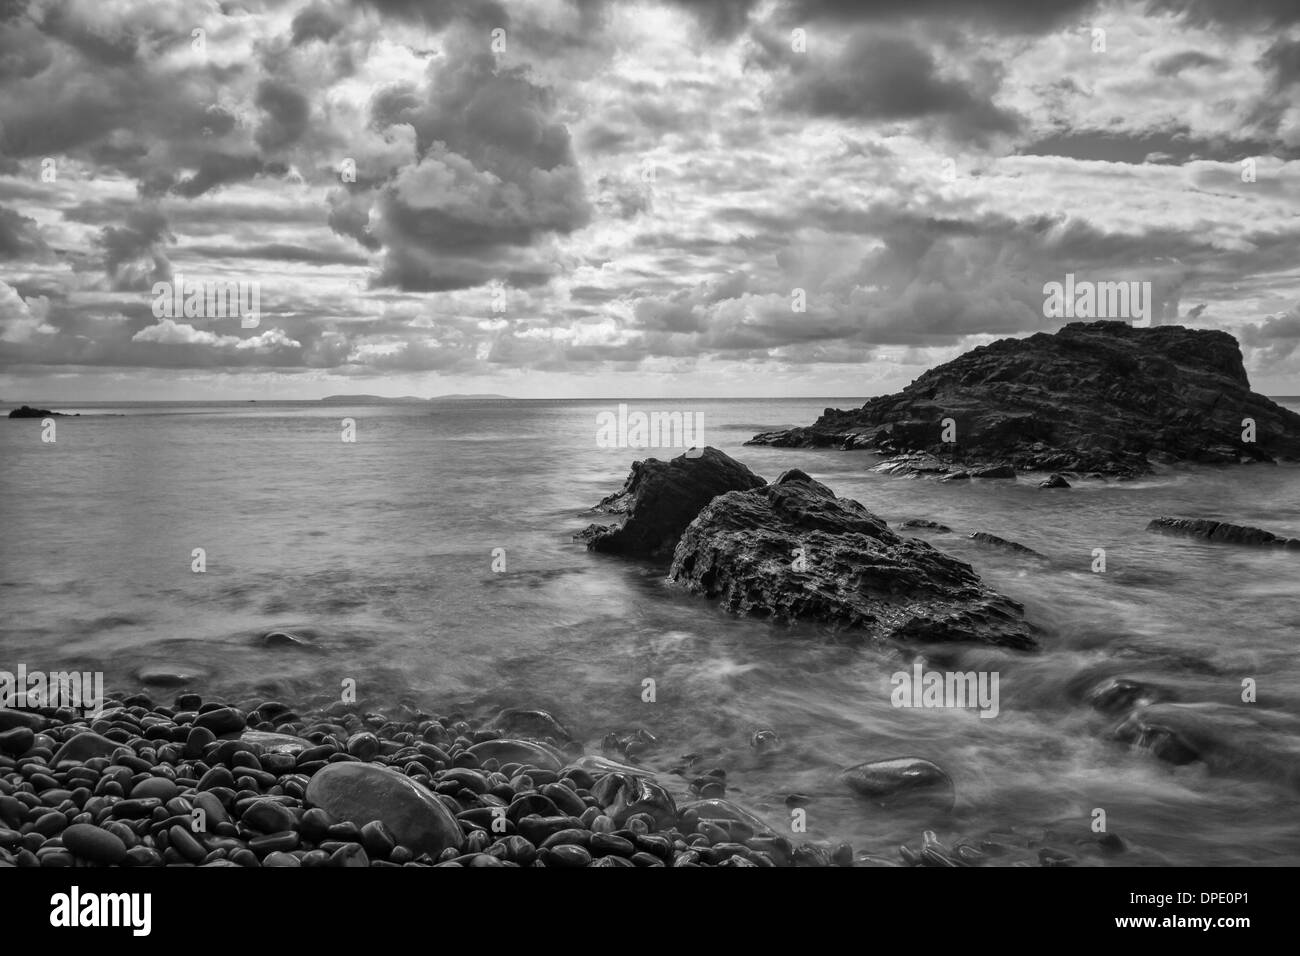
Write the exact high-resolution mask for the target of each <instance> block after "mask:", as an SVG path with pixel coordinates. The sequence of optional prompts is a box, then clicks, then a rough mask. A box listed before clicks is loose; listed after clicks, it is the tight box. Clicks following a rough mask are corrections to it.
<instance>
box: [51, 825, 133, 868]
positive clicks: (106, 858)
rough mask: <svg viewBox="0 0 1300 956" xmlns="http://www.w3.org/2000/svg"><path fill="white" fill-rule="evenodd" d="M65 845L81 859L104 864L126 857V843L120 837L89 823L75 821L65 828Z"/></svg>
mask: <svg viewBox="0 0 1300 956" xmlns="http://www.w3.org/2000/svg"><path fill="white" fill-rule="evenodd" d="M63 845H64V846H65V847H67V848H68V849H69V850H71V851H72V853H73V854H75V855H76V856H78V857H80V858H81V859H83V860H87V861H89V862H91V863H98V864H101V865H103V866H116V865H118V864H120V863H122V861H124V860H125V859H126V850H127V848H126V844H125V843H123V842H122V840H121V839H120V838H119V837H117V836H115V835H114V834H112V833H110V832H109V831H108V830H102V829H100V828H99V827H97V826H92V825H91V824H89V823H74V824H73V825H72V826H70V827H68V828H67V829H66V830H64V831H63Z"/></svg>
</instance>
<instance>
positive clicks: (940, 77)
mask: <svg viewBox="0 0 1300 956" xmlns="http://www.w3.org/2000/svg"><path fill="white" fill-rule="evenodd" d="M769 62H770V61H769ZM786 62H787V63H788V64H789V77H788V79H781V80H778V81H777V83H776V92H775V93H774V98H775V100H776V102H777V103H779V104H780V105H781V106H783V107H784V108H786V109H791V110H796V111H799V112H803V113H807V114H810V115H813V116H825V117H834V118H837V119H852V120H869V121H874V122H898V121H905V120H919V121H921V122H922V123H924V124H927V125H932V126H934V127H935V128H937V129H939V130H940V131H942V132H943V133H945V134H946V135H948V136H950V137H952V138H953V139H955V140H957V141H959V142H964V143H965V142H969V143H975V144H979V145H984V144H987V143H988V142H989V141H990V140H992V139H993V138H994V137H996V136H998V135H999V134H1009V133H1014V132H1016V131H1017V130H1018V129H1019V126H1020V121H1019V120H1018V118H1017V117H1016V116H1015V114H1014V113H1012V112H1011V111H1009V110H1006V109H1004V108H1002V107H1000V106H998V105H996V104H995V103H994V100H993V97H994V94H995V93H996V92H997V88H998V85H999V83H1000V79H1001V71H1000V70H999V68H998V67H997V66H996V65H995V64H994V63H992V62H990V61H982V60H971V61H968V62H967V64H966V70H965V71H964V75H960V76H958V75H944V73H943V72H942V70H941V68H940V62H939V59H938V58H937V57H936V55H935V53H934V52H932V51H931V50H929V49H926V48H925V47H923V46H922V45H921V44H920V43H918V42H917V41H915V40H913V39H912V38H910V37H907V36H901V35H888V34H884V33H880V32H877V31H875V30H867V29H864V30H861V31H859V32H857V33H855V34H853V35H852V36H851V37H850V38H849V40H848V42H847V43H846V44H845V45H844V46H843V48H842V49H841V50H840V51H839V52H838V53H836V54H834V55H831V56H820V57H810V56H807V55H800V56H792V57H787V58H786Z"/></svg>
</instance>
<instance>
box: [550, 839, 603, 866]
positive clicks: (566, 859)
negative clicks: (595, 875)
mask: <svg viewBox="0 0 1300 956" xmlns="http://www.w3.org/2000/svg"><path fill="white" fill-rule="evenodd" d="M543 858H544V859H545V861H546V865H547V866H562V867H575V866H589V865H590V864H591V854H590V853H588V852H587V851H586V850H585V849H584V848H582V847H580V846H577V845H576V844H572V843H565V844H563V845H561V846H553V847H550V848H548V849H547V850H546V853H545V854H544V857H543Z"/></svg>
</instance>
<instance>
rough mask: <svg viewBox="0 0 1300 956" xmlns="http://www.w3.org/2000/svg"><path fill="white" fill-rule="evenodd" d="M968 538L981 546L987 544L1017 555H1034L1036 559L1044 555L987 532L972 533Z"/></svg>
mask: <svg viewBox="0 0 1300 956" xmlns="http://www.w3.org/2000/svg"><path fill="white" fill-rule="evenodd" d="M966 537H968V538H970V539H971V540H972V541H975V542H977V543H979V544H987V545H989V546H990V547H994V548H1005V549H1006V550H1008V551H1014V552H1016V553H1017V554H1028V555H1032V556H1033V557H1035V558H1041V557H1043V555H1041V554H1039V553H1038V552H1037V551H1035V550H1034V549H1033V548H1027V547H1025V546H1024V545H1023V544H1017V543H1016V542H1014V541H1008V540H1007V539H1006V538H999V537H998V536H997V535H995V534H989V533H988V532H987V531H972V532H971V533H970V534H968V535H967V536H966Z"/></svg>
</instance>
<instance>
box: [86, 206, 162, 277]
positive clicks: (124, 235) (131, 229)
mask: <svg viewBox="0 0 1300 956" xmlns="http://www.w3.org/2000/svg"><path fill="white" fill-rule="evenodd" d="M171 242H175V236H173V235H172V234H171V230H170V228H169V227H168V224H167V219H166V217H165V216H163V214H162V213H161V212H158V211H157V210H155V209H137V210H135V211H133V212H132V213H131V214H130V215H129V216H128V217H127V220H126V222H125V223H124V224H122V225H121V226H108V227H106V228H105V229H104V230H103V231H102V232H101V233H100V235H99V246H100V248H101V249H103V251H104V269H105V271H107V273H108V275H109V278H110V280H111V281H112V284H113V288H114V289H118V290H121V291H127V290H137V289H148V288H150V287H151V286H152V285H153V283H154V282H157V281H159V280H163V279H170V278H171V263H170V261H169V260H168V258H167V254H166V251H165V246H166V245H167V244H168V243H171Z"/></svg>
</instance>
